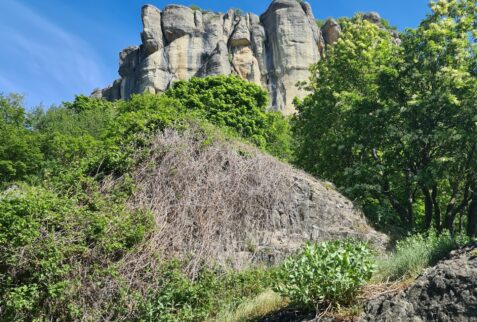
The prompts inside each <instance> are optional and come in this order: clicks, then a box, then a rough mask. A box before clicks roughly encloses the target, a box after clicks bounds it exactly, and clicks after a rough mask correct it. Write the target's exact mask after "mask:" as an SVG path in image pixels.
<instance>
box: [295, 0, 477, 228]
mask: <svg viewBox="0 0 477 322" xmlns="http://www.w3.org/2000/svg"><path fill="white" fill-rule="evenodd" d="M475 17H476V7H475V4H473V1H467V0H462V1H456V0H455V1H454V0H452V1H447V0H440V1H437V2H434V3H432V14H430V15H429V16H428V17H427V18H426V19H425V20H424V21H423V22H422V23H421V24H420V26H419V27H418V28H417V29H415V30H407V31H406V32H405V33H404V34H402V35H401V40H402V45H401V46H400V47H399V48H398V47H396V46H394V47H393V46H391V45H390V44H389V39H388V38H387V36H386V35H384V34H382V33H380V34H377V35H379V37H378V36H377V35H373V34H370V30H372V29H373V28H372V27H370V26H368V27H365V26H366V24H365V22H362V21H359V20H356V19H355V20H354V22H353V24H352V25H351V26H350V25H347V26H346V28H345V29H344V33H343V36H342V37H341V39H340V41H339V42H338V43H337V44H336V46H335V47H334V48H332V49H331V50H329V52H328V53H327V55H328V56H327V58H326V60H325V61H323V62H321V63H318V64H317V65H316V66H314V71H315V74H314V75H315V76H314V77H313V78H312V80H311V89H312V90H313V94H311V95H310V96H309V97H308V98H306V99H305V100H304V102H302V103H299V104H298V109H299V115H298V116H297V118H296V120H295V129H297V133H298V137H299V142H300V145H299V146H298V156H299V157H298V160H299V164H300V165H301V166H303V167H304V168H306V169H311V170H312V171H313V172H314V173H315V174H316V175H319V176H324V177H326V178H327V179H330V180H334V181H335V182H336V183H337V184H338V185H340V186H341V187H343V190H344V191H345V192H346V193H347V194H348V195H349V196H351V197H353V198H357V199H358V200H359V201H361V202H362V204H363V205H364V208H365V210H367V211H368V213H370V212H371V210H373V211H374V215H375V219H376V217H378V216H377V214H378V215H379V214H383V213H384V214H385V216H386V218H387V219H389V218H394V217H393V216H389V210H390V209H392V213H394V214H397V215H398V217H397V218H398V219H399V220H398V223H400V224H401V225H403V226H405V227H406V228H412V227H413V226H414V225H416V224H417V225H418V226H419V227H421V228H425V229H428V228H430V227H431V225H432V224H434V226H435V227H436V228H437V229H438V230H441V229H442V228H446V229H449V230H451V231H453V229H454V228H455V223H456V218H457V217H458V215H461V216H463V215H464V214H465V210H466V209H468V211H469V215H468V217H469V218H468V223H472V222H475V221H472V220H470V219H471V217H472V216H471V214H470V213H473V212H472V211H471V210H472V209H475V207H470V202H471V200H472V198H473V196H474V193H473V191H474V190H473V188H474V187H476V185H475V182H476V177H475V176H476V171H475V169H476V165H477V163H476V142H475V137H476V134H477V133H476V130H477V127H476V121H477V119H476V115H477V106H476V98H477V97H476V93H477V85H476V84H477V82H476V76H475V57H476V50H475V49H476V48H475V44H473V42H472V38H475V32H476V29H475V28H476V22H475ZM368 29H369V30H368ZM363 35H365V36H366V37H368V40H367V42H365V46H362V47H361V48H360V47H359V44H361V43H362V42H363V40H362V39H361V38H360V36H363ZM369 38H370V39H369ZM365 41H366V40H365ZM380 43H384V44H387V46H384V47H383V46H381V47H380V46H378V45H377V44H380ZM357 46H358V47H357ZM327 65H329V66H327ZM330 71H331V72H330ZM333 74H339V75H340V76H333ZM376 209H377V211H376ZM473 211H475V210H473ZM462 222H463V221H462V220H461V223H462ZM469 225H470V226H472V224H469ZM474 225H475V224H474ZM469 233H471V232H470V230H469Z"/></svg>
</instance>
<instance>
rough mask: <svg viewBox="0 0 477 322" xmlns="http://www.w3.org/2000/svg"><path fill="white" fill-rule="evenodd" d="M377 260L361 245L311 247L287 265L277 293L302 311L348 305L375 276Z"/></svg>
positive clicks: (332, 243)
mask: <svg viewBox="0 0 477 322" xmlns="http://www.w3.org/2000/svg"><path fill="white" fill-rule="evenodd" d="M374 268H375V265H374V259H373V255H372V252H371V250H370V249H369V248H368V246H367V245H366V244H365V243H363V242H360V241H352V240H348V241H330V242H324V243H321V244H308V245H306V246H305V247H304V249H303V250H302V251H301V252H300V253H299V254H298V255H296V256H293V257H291V258H289V259H288V260H286V261H285V263H284V264H283V265H282V267H281V269H280V270H279V271H278V273H277V276H276V281H274V283H275V285H274V289H275V290H276V291H277V292H278V293H279V294H281V295H282V296H284V297H287V298H289V299H290V301H291V302H292V303H293V304H295V305H297V306H300V307H305V308H309V309H311V308H315V307H316V305H325V307H326V305H339V304H349V303H350V302H352V301H353V299H354V296H355V295H356V292H357V291H358V289H359V288H360V287H361V286H362V285H364V284H365V283H366V282H367V281H368V280H369V279H370V278H371V276H372V274H373V271H374Z"/></svg>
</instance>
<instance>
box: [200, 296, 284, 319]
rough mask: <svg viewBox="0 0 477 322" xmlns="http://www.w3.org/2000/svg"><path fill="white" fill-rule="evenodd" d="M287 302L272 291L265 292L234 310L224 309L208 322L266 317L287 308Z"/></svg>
mask: <svg viewBox="0 0 477 322" xmlns="http://www.w3.org/2000/svg"><path fill="white" fill-rule="evenodd" d="M287 305H288V302H287V301H286V300H284V299H283V298H282V297H281V296H280V295H278V294H277V293H275V292H273V291H272V290H266V291H265V292H263V293H261V294H259V295H258V296H256V297H255V298H253V299H251V300H249V301H246V302H244V303H242V304H241V305H239V307H238V308H236V309H235V310H233V309H225V310H223V311H222V312H220V313H219V314H218V315H217V316H216V317H215V318H213V319H211V320H208V322H245V321H250V320H253V319H256V318H258V317H262V316H266V315H267V314H269V313H271V312H275V311H278V310H281V309H284V308H285V307H287Z"/></svg>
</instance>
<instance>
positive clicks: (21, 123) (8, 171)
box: [0, 95, 43, 186]
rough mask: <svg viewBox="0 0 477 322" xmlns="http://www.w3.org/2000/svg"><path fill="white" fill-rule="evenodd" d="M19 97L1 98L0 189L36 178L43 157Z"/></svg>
mask: <svg viewBox="0 0 477 322" xmlns="http://www.w3.org/2000/svg"><path fill="white" fill-rule="evenodd" d="M26 126H27V118H26V114H25V109H24V108H23V106H22V97H21V96H18V95H10V96H7V97H5V96H2V95H0V186H1V185H2V183H6V182H11V181H15V180H25V179H27V177H29V176H32V175H36V174H37V173H38V171H39V169H40V163H41V160H42V158H43V156H42V154H41V151H40V147H39V142H38V141H37V140H35V137H34V135H32V134H31V133H30V132H29V131H28V130H27V129H26Z"/></svg>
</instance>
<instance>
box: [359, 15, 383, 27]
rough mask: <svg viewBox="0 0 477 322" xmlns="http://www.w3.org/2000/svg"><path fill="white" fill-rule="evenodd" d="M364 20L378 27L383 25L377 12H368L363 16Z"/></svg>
mask: <svg viewBox="0 0 477 322" xmlns="http://www.w3.org/2000/svg"><path fill="white" fill-rule="evenodd" d="M363 19H364V20H368V21H369V22H372V23H374V24H376V25H381V16H380V15H379V13H377V12H368V13H365V14H364V15H363Z"/></svg>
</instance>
